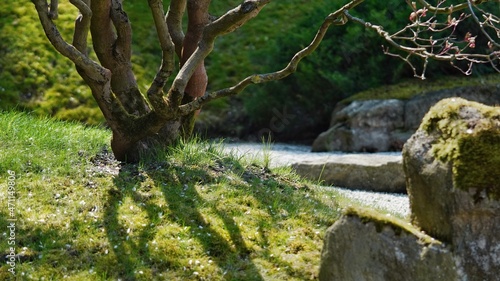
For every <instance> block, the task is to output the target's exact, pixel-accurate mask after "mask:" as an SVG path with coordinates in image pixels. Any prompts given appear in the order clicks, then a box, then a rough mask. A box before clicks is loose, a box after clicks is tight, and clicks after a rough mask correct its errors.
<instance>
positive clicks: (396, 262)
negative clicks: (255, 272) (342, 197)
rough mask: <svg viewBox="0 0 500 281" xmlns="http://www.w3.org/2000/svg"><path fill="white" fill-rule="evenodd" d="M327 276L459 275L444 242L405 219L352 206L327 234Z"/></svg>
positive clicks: (380, 280)
mask: <svg viewBox="0 0 500 281" xmlns="http://www.w3.org/2000/svg"><path fill="white" fill-rule="evenodd" d="M319 279H320V280H322V281H337V280H342V281H365V280H366V281H401V280H412V281H429V280H447V281H448V280H460V279H459V277H458V272H457V270H456V267H455V262H454V259H453V256H452V254H451V252H450V250H449V249H448V248H446V247H445V246H444V245H443V244H442V243H441V242H439V241H437V240H434V239H432V238H431V237H429V236H427V235H425V234H423V233H419V232H418V230H417V229H416V228H414V227H412V226H411V225H408V224H407V223H406V222H402V221H399V220H397V219H394V218H392V219H391V218H387V217H385V216H383V215H380V214H379V215H377V214H376V213H373V211H371V212H364V213H362V214H359V213H358V212H353V211H352V210H351V211H349V212H348V213H347V214H345V215H343V216H342V217H341V218H340V219H339V220H338V221H337V222H335V224H334V225H333V226H332V227H330V228H329V229H328V230H327V232H326V235H325V244H324V246H323V251H322V254H321V266H320V273H319Z"/></svg>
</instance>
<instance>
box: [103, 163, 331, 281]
mask: <svg viewBox="0 0 500 281" xmlns="http://www.w3.org/2000/svg"><path fill="white" fill-rule="evenodd" d="M216 162H217V163H218V164H217V166H216V167H214V166H207V167H203V166H200V165H191V166H190V165H176V164H166V163H163V164H162V165H163V167H164V169H157V168H155V166H159V165H158V164H150V166H149V167H147V168H138V166H137V165H124V166H122V168H121V170H120V173H119V174H118V176H116V177H115V179H114V185H115V188H113V189H111V190H110V191H109V197H108V201H107V202H106V204H105V210H104V228H105V231H106V235H107V237H108V241H109V243H110V244H111V245H112V249H113V251H114V253H115V256H116V259H117V261H116V262H117V264H116V269H115V270H114V271H113V273H112V274H111V275H112V276H115V277H120V278H122V279H123V280H139V279H141V275H140V274H139V273H138V272H137V270H138V268H140V267H142V266H146V267H147V268H150V269H151V272H152V274H154V275H155V274H157V273H161V272H167V271H178V272H182V271H185V275H184V276H183V277H184V278H192V277H194V276H193V275H192V274H193V270H191V271H190V270H189V269H188V270H186V268H185V267H184V269H183V266H185V264H184V265H183V264H181V263H180V262H179V257H178V256H175V255H170V254H169V253H164V254H163V255H161V256H158V255H157V254H152V252H151V251H150V248H151V247H150V245H151V243H152V241H153V240H154V238H153V237H155V235H156V234H157V232H158V229H157V224H161V223H162V220H163V223H165V220H168V223H169V224H176V225H180V226H182V227H183V228H184V229H186V228H187V229H188V231H190V233H189V235H188V236H189V238H190V239H192V240H195V241H196V243H197V244H198V245H201V247H202V250H203V253H204V255H206V256H208V257H209V258H210V260H212V261H213V262H214V263H215V264H216V265H217V268H218V271H219V274H220V275H219V276H223V277H222V278H224V279H225V280H265V279H267V278H266V276H267V275H265V274H264V275H263V272H261V271H262V270H263V269H262V266H261V265H258V264H256V263H255V262H254V259H253V258H254V257H255V255H253V252H254V249H249V247H248V245H247V243H246V242H245V237H244V235H243V234H242V233H243V231H242V229H241V225H239V224H238V223H237V221H236V220H235V218H234V214H233V213H232V211H231V210H230V209H228V208H227V207H225V206H222V207H221V206H220V205H219V204H218V202H216V201H217V199H216V198H208V199H207V198H205V197H204V196H203V195H202V194H200V192H199V190H197V188H196V186H197V185H198V186H199V185H206V186H209V185H212V184H214V185H216V184H218V183H224V182H225V181H227V173H228V171H229V170H231V171H233V172H234V171H236V172H237V173H236V174H238V175H239V177H240V178H239V181H240V183H238V184H235V185H232V186H231V188H233V189H235V190H237V192H238V194H239V195H241V196H243V197H245V196H248V197H250V198H253V199H252V200H255V201H256V202H257V203H256V204H257V206H252V207H257V208H259V209H260V210H264V211H265V212H266V213H267V214H266V217H267V218H269V220H267V219H261V221H259V222H258V226H259V228H261V229H262V230H263V231H261V234H260V239H261V241H262V243H261V244H263V247H262V249H261V251H260V258H262V257H264V259H265V260H266V261H265V262H267V263H268V264H277V265H279V266H280V267H283V271H284V272H283V274H284V273H285V272H286V273H287V274H288V276H293V277H294V278H300V279H302V280H303V279H304V278H307V279H309V278H311V275H310V274H311V273H310V272H307V273H305V272H301V271H300V270H296V269H294V267H293V265H292V264H291V263H290V262H289V261H287V260H286V258H283V257H281V256H276V255H273V254H271V252H269V246H271V245H269V243H270V242H269V237H268V236H267V234H266V233H267V232H268V231H266V229H269V228H273V227H276V226H280V225H281V224H282V223H283V220H284V219H285V218H286V215H284V214H283V213H280V211H279V210H276V209H274V210H273V209H272V208H271V207H272V206H273V205H277V204H279V205H280V206H281V207H280V208H282V209H283V210H282V212H284V213H296V212H299V211H300V208H301V204H302V205H303V204H312V205H314V206H316V207H318V206H320V207H321V208H331V206H325V205H324V204H323V203H322V202H320V201H317V200H313V199H309V200H308V201H307V200H302V199H297V198H298V197H294V196H290V197H289V196H288V194H290V195H291V194H292V193H296V192H303V193H304V194H305V193H306V192H305V191H303V190H298V189H297V187H296V186H295V187H294V186H290V185H288V183H286V182H282V181H280V180H277V179H274V178H273V177H272V174H271V173H270V171H269V170H267V169H263V168H258V167H253V170H252V171H248V170H247V169H245V168H243V167H241V165H240V164H239V163H238V162H237V161H234V160H231V159H229V160H227V159H226V160H222V161H220V160H217V161H216ZM200 167H203V169H202V168H200ZM228 167H229V168H228ZM146 180H150V181H151V180H152V182H153V183H154V184H153V187H150V188H152V189H155V188H159V190H160V191H161V193H162V194H163V199H164V201H165V202H166V206H161V205H159V204H158V202H157V201H156V202H154V200H152V199H151V198H153V197H154V195H151V193H148V191H145V190H143V189H144V183H145V181H146ZM272 189H274V191H273V193H269V192H268V191H269V190H272ZM272 194H274V195H276V196H274V198H273V196H272ZM127 199H131V200H133V202H134V203H135V204H137V205H138V206H140V208H141V209H142V210H143V211H145V212H146V214H147V215H146V217H147V222H146V223H145V227H143V228H142V229H141V230H140V231H141V233H140V234H139V235H138V236H139V239H129V238H128V235H127V229H126V226H124V225H123V224H121V222H120V219H119V217H120V205H121V204H122V202H124V201H125V200H127ZM286 200H290V201H291V202H287V203H286V204H283V202H278V201H286ZM299 200H300V201H299ZM304 202H309V203H304ZM160 212H165V213H166V214H167V216H166V217H164V218H163V219H159V218H158V213H160ZM214 214H215V216H217V219H218V220H220V221H221V222H222V224H223V227H222V228H223V231H222V232H223V233H227V234H228V236H225V235H223V234H221V230H220V228H221V226H219V228H217V226H214V225H212V224H211V222H210V221H208V220H207V219H206V218H207V216H214ZM335 217H336V214H335V213H334V211H332V215H331V216H330V217H329V218H325V219H324V221H323V222H322V223H325V224H328V225H325V226H324V227H325V228H326V227H327V226H329V224H331V223H332V222H333V221H334V220H335ZM322 219H323V218H322ZM322 219H319V220H322ZM308 235H312V236H314V235H316V234H314V232H312V230H311V233H309V234H308ZM317 250H318V251H320V250H321V249H317ZM292 251H293V250H292ZM297 251H299V252H300V247H298V250H297ZM295 253H296V252H295ZM185 258H186V257H185V256H184V259H185ZM189 258H192V259H197V257H189ZM317 265H319V260H318V261H317ZM266 270H268V269H264V271H266ZM309 270H310V269H309Z"/></svg>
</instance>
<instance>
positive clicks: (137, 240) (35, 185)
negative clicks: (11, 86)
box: [0, 112, 339, 280]
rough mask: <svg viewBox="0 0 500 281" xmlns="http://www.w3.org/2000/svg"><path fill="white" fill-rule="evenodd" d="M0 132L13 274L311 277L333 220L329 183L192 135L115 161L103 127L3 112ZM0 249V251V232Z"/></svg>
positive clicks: (0, 220) (0, 272) (1, 273)
mask: <svg viewBox="0 0 500 281" xmlns="http://www.w3.org/2000/svg"><path fill="white" fill-rule="evenodd" d="M0 128H1V129H2V132H4V134H3V135H2V136H1V143H2V146H1V149H0V155H1V159H0V160H1V161H0V165H1V166H0V167H1V173H2V174H4V175H5V174H6V171H7V170H11V171H14V172H15V173H16V185H15V188H16V198H17V205H16V218H17V224H16V245H15V246H16V248H15V249H16V253H17V254H18V255H19V260H18V262H17V263H16V276H17V277H18V278H20V279H35V280H38V279H41V278H45V280H61V279H64V278H68V279H70V280H117V279H122V280H222V279H224V280H305V279H310V278H313V279H314V278H316V274H317V271H318V267H319V259H320V252H321V248H322V244H323V242H322V238H323V234H324V232H325V230H326V228H327V227H329V226H330V225H331V224H333V223H334V221H335V220H336V219H337V217H338V216H339V208H338V205H337V203H336V202H335V201H334V200H333V199H332V198H333V194H334V193H333V192H332V191H328V190H327V189H317V188H315V187H314V185H311V184H310V183H308V182H305V181H303V180H301V179H300V178H299V177H298V176H296V175H295V174H293V172H292V171H291V169H290V168H276V169H270V168H268V167H263V166H259V165H256V164H255V163H252V161H249V160H245V159H244V158H238V157H235V156H234V155H231V154H224V153H223V152H222V151H223V147H222V146H221V144H217V143H215V144H214V143H209V142H206V141H202V140H200V139H195V140H194V141H190V142H180V143H179V144H177V145H176V146H174V147H172V148H171V149H168V150H162V151H160V150H158V151H155V152H154V153H151V155H148V156H147V157H145V159H144V160H143V161H142V162H140V163H138V164H119V163H116V162H113V160H112V159H106V157H109V154H107V152H106V151H105V149H106V148H107V144H108V142H109V132H108V131H106V130H101V129H96V128H92V127H83V126H81V125H77V124H74V123H63V122H54V121H51V120H47V119H36V118H32V117H30V116H27V115H25V114H21V113H7V112H4V113H2V114H1V115H0ZM30 138H32V139H31V140H30ZM108 149H109V148H108ZM23 153H25V154H24V155H23ZM27 162H30V163H31V164H30V165H28V166H27V164H26V163H27ZM29 166H31V167H32V166H37V167H38V168H36V169H34V168H26V167H29ZM0 197H1V198H2V202H4V199H5V197H6V185H2V186H1V190H0ZM0 213H1V216H0V225H2V226H5V225H6V224H7V218H8V217H9V213H8V211H7V209H6V206H3V207H2V209H0ZM2 228H3V229H4V231H3V232H2V235H3V236H4V237H5V236H6V235H7V233H6V230H5V229H6V228H5V227H2ZM0 249H2V250H0V252H1V253H2V255H3V256H4V257H5V256H7V254H8V250H7V249H9V248H8V245H7V243H6V239H2V240H1V242H0ZM7 269H8V266H7V264H5V263H3V264H2V265H1V268H0V279H2V280H7V278H10V277H11V276H10V275H9V274H10V273H9V272H8V271H7Z"/></svg>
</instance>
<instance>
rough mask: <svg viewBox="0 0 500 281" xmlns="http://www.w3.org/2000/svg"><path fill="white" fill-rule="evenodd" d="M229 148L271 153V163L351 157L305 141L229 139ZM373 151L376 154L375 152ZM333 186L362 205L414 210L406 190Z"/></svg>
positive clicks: (246, 152) (253, 154) (403, 211)
mask: <svg viewBox="0 0 500 281" xmlns="http://www.w3.org/2000/svg"><path fill="white" fill-rule="evenodd" d="M224 147H225V150H226V151H231V152H232V153H235V154H236V155H244V156H245V157H251V158H261V159H262V158H263V157H265V155H266V154H267V155H268V157H269V158H270V166H271V167H277V166H284V165H291V164H292V163H297V162H301V161H307V160H325V161H326V160H327V159H329V158H333V157H348V155H349V154H347V153H336V152H320V153H311V152H310V151H311V148H310V147H309V146H305V145H290V144H279V143H278V144H273V145H271V147H266V146H265V145H263V144H258V143H227V144H224ZM379 154H380V155H400V153H394V152H388V153H379ZM372 155H373V154H372ZM325 188H333V189H335V190H337V191H338V192H339V194H340V195H341V196H345V197H347V198H350V199H353V200H355V201H358V202H359V203H361V204H362V205H365V206H372V207H375V208H377V209H382V210H386V211H388V212H390V213H393V214H399V215H401V216H403V217H408V216H409V214H410V207H409V205H410V203H409V200H408V196H407V195H405V194H392V193H378V192H369V191H360V190H350V189H345V188H341V187H325Z"/></svg>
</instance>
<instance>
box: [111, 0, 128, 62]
mask: <svg viewBox="0 0 500 281" xmlns="http://www.w3.org/2000/svg"><path fill="white" fill-rule="evenodd" d="M110 15H111V20H112V22H113V25H114V26H115V29H116V34H117V38H116V41H115V49H114V57H115V59H117V60H119V61H122V62H126V61H130V58H131V57H132V48H131V42H132V27H131V26H130V21H129V19H128V16H127V13H125V11H124V10H123V7H122V0H111V10H110Z"/></svg>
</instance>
